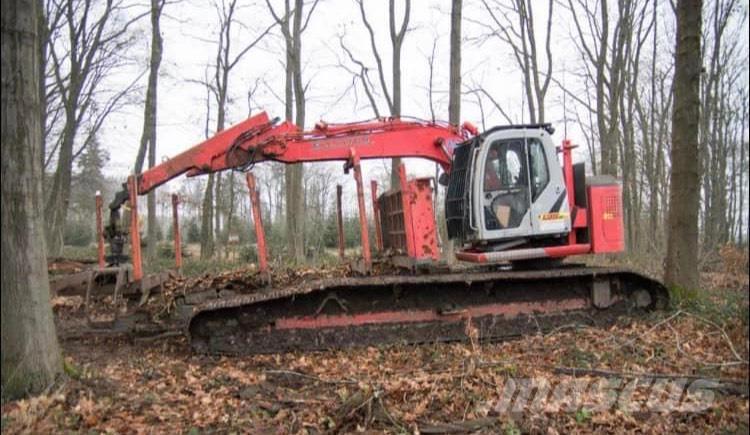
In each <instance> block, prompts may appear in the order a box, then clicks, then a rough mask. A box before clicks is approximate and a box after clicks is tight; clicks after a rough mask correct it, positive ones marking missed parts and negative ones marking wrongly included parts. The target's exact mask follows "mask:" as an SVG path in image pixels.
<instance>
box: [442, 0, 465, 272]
mask: <svg viewBox="0 0 750 435" xmlns="http://www.w3.org/2000/svg"><path fill="white" fill-rule="evenodd" d="M462 1H463V0H453V1H452V2H451V34H450V73H449V79H448V121H449V122H450V123H451V125H455V126H458V125H459V124H461V14H462V12H461V9H462V6H463V5H462ZM436 181H437V180H436ZM437 186H439V185H437ZM436 190H437V191H439V190H440V188H439V187H436ZM437 194H438V192H435V195H436V196H437ZM443 206H445V204H443ZM435 209H436V210H437V207H435ZM438 222H439V223H440V233H441V234H443V235H444V237H443V240H444V241H445V243H444V244H443V257H444V258H445V260H446V261H448V263H453V262H454V256H453V251H454V247H453V240H451V239H449V238H448V227H447V226H446V221H445V219H442V218H440V219H438Z"/></svg>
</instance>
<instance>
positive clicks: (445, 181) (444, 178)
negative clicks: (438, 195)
mask: <svg viewBox="0 0 750 435" xmlns="http://www.w3.org/2000/svg"><path fill="white" fill-rule="evenodd" d="M448 180H450V177H449V176H448V174H446V173H445V172H443V173H442V174H440V176H439V177H438V184H440V185H441V186H447V185H448Z"/></svg>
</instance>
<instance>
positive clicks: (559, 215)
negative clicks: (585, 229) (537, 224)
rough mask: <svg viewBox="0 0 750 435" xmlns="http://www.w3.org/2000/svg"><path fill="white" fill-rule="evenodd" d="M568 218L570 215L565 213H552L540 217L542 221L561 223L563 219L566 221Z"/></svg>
mask: <svg viewBox="0 0 750 435" xmlns="http://www.w3.org/2000/svg"><path fill="white" fill-rule="evenodd" d="M566 217H568V213H563V212H552V213H542V214H540V215H539V220H540V221H559V220H562V219H565V218H566Z"/></svg>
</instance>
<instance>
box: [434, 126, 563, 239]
mask: <svg viewBox="0 0 750 435" xmlns="http://www.w3.org/2000/svg"><path fill="white" fill-rule="evenodd" d="M552 131H553V130H552V129H551V127H550V126H549V125H546V124H545V125H523V126H503V127H498V128H494V129H491V130H489V131H487V132H485V133H483V134H481V135H479V136H477V137H475V138H473V139H471V140H470V141H467V142H465V143H464V144H462V145H461V146H459V147H458V148H457V149H456V152H455V154H454V156H455V157H454V166H453V170H454V173H452V174H451V179H450V181H449V186H448V197H447V207H446V212H447V214H448V215H447V219H448V222H449V232H451V233H452V234H451V237H456V236H458V238H460V239H462V240H463V241H464V242H469V243H471V244H474V245H477V244H481V245H484V244H491V245H496V246H507V247H511V246H516V245H518V244H521V243H524V242H527V241H531V240H532V239H540V238H554V237H559V236H564V235H566V234H567V233H568V232H569V231H570V227H571V226H570V214H569V209H568V207H569V205H568V202H567V201H566V200H565V199H566V190H565V181H564V179H563V174H562V169H561V166H560V162H559V160H558V157H557V149H556V147H555V146H554V144H553V143H552V140H551V137H550V136H551V134H552ZM461 190H463V191H462V192H461ZM457 206H458V207H457ZM457 208H458V209H460V210H456V209H457ZM456 212H458V214H457V213H456ZM459 214H460V215H461V216H462V219H461V220H460V221H459V220H458V219H457V217H458V215H459ZM465 216H468V217H469V219H465V218H463V217H465ZM451 224H452V225H451ZM508 242H509V243H508Z"/></svg>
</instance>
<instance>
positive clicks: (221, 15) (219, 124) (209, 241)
mask: <svg viewBox="0 0 750 435" xmlns="http://www.w3.org/2000/svg"><path fill="white" fill-rule="evenodd" d="M214 5H215V8H216V13H217V16H218V22H219V41H218V45H217V50H216V59H215V63H214V64H213V65H212V66H211V67H212V69H213V71H212V77H211V78H209V77H206V78H205V79H204V80H203V81H202V82H201V83H202V84H203V85H204V86H205V87H206V90H207V92H208V96H207V99H206V106H207V112H209V111H210V97H213V98H214V102H215V103H216V130H215V132H217V133H218V132H220V131H222V130H224V127H225V124H226V110H227V99H228V95H229V79H230V77H231V72H232V69H233V68H234V67H236V66H237V64H238V63H239V62H240V61H241V60H242V58H243V57H244V56H245V55H246V54H247V53H248V52H249V51H250V50H251V49H252V48H253V47H255V46H256V45H258V44H259V43H260V42H261V41H262V40H263V38H265V36H266V35H268V32H270V31H271V28H272V25H270V26H267V27H266V28H264V29H263V30H261V31H260V32H259V33H258V34H257V35H256V36H255V38H253V39H252V40H251V41H250V42H249V43H247V44H245V45H244V46H241V48H240V50H239V51H237V52H235V51H233V50H232V36H233V33H232V26H233V24H236V23H237V19H236V16H235V13H236V12H237V0H217V1H216V3H215V4H214ZM207 75H208V73H207ZM209 118H210V116H208V115H207V118H206V123H208V122H209V121H208V120H209ZM207 129H208V127H207ZM220 192H221V178H220V174H209V175H208V183H207V184H206V191H205V194H204V197H203V206H202V209H203V213H202V217H201V257H204V258H210V257H212V256H213V254H214V249H215V243H214V225H215V226H216V229H217V230H218V229H219V227H220V219H219V218H218V212H219V210H218V207H217V209H216V210H215V205H214V201H215V200H216V201H217V202H218V200H219V198H220V197H221V195H220ZM214 213H216V215H217V217H216V221H214V219H215V215H214ZM217 222H218V223H217Z"/></svg>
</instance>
